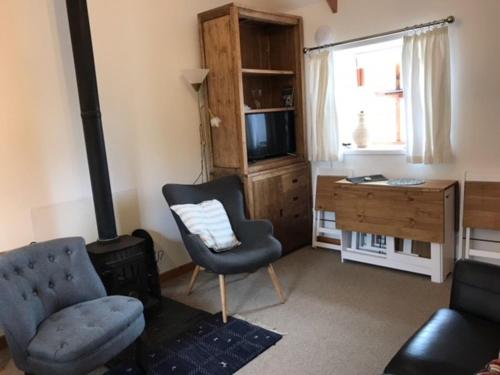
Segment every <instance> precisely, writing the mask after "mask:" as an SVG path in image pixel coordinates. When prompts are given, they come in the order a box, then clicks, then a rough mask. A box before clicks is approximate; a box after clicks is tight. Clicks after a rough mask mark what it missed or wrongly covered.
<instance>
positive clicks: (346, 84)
mask: <svg viewBox="0 0 500 375" xmlns="http://www.w3.org/2000/svg"><path fill="white" fill-rule="evenodd" d="M402 46H403V40H402V39H396V40H391V41H385V42H380V43H373V44H370V45H365V46H361V47H353V48H348V49H344V50H339V51H336V52H335V97H336V100H337V114H338V121H339V136H340V140H341V142H342V143H343V144H351V146H347V147H350V148H356V145H355V142H354V140H353V132H354V130H355V129H356V128H357V126H358V123H359V113H360V112H361V111H363V113H364V118H365V126H366V128H367V129H368V148H369V149H381V150H392V149H401V148H402V147H403V146H404V144H405V138H406V137H405V126H404V105H403V100H402V98H403V90H402V89H401V88H402V84H401V55H402Z"/></svg>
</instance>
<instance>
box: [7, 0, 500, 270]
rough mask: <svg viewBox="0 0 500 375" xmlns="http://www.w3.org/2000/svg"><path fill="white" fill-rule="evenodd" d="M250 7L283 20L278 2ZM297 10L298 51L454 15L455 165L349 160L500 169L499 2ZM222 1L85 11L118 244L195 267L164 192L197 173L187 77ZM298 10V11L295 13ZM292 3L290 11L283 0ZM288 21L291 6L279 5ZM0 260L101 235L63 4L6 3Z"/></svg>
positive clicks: (156, 2)
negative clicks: (204, 28) (123, 241)
mask: <svg viewBox="0 0 500 375" xmlns="http://www.w3.org/2000/svg"><path fill="white" fill-rule="evenodd" d="M274 1H275V2H273V1H272V0H269V1H263V0H247V1H244V2H243V3H246V4H247V5H249V6H252V5H253V4H257V5H259V6H262V5H263V4H265V5H266V6H270V4H274V8H277V9H281V8H280V7H281V6H284V5H283V4H285V2H284V1H282V0H280V1H277V0H274ZM311 1H312V3H313V4H312V5H310V6H307V7H303V8H299V9H295V10H293V11H292V13H295V14H300V15H302V16H303V17H304V23H305V40H306V45H313V44H314V38H313V35H314V32H315V30H316V29H317V27H318V26H320V25H323V24H328V25H331V26H332V27H333V28H334V30H335V35H336V39H337V40H344V39H348V38H352V37H356V36H362V35H367V34H372V33H374V32H380V31H386V30H390V29H393V28H399V27H401V26H406V25H410V24H415V23H419V22H424V21H429V20H433V19H436V18H441V17H445V16H447V15H449V14H453V15H455V16H456V17H457V23H456V24H454V25H453V26H452V27H451V29H450V35H451V43H452V62H453V73H454V74H453V105H454V112H453V131H452V137H453V140H452V141H453V146H454V150H455V155H456V160H455V161H454V162H453V163H452V164H449V165H442V166H411V165H408V164H406V162H405V159H404V157H402V156H377V157H374V156H370V157H367V156H347V157H346V161H345V163H343V164H339V165H337V166H336V167H338V168H350V169H353V170H354V172H355V173H356V174H365V173H375V172H381V173H384V174H386V175H388V176H389V177H392V176H423V177H425V178H459V177H460V175H461V174H462V172H463V170H465V169H479V168H481V169H484V168H487V169H495V168H496V165H497V160H499V159H500V147H499V146H498V143H499V141H498V140H499V139H500V126H499V124H498V120H497V119H498V117H499V116H500V105H499V103H500V100H499V99H500V98H499V96H500V90H498V87H500V73H499V72H498V71H497V69H496V68H497V67H498V66H500V48H498V43H499V42H498V41H497V39H498V35H500V24H499V23H498V22H496V19H495V17H496V16H497V14H498V13H499V11H500V2H498V1H497V0H481V1H476V2H472V1H468V0H421V1H418V2H417V1H414V0H379V1H376V2H375V1H372V0H341V1H340V2H339V3H340V9H339V13H338V14H335V15H334V14H332V13H331V12H330V10H329V8H328V6H327V5H326V1H319V2H318V1H317V0H311ZM226 2H227V1H226V0H168V1H166V0H148V2H147V3H146V2H144V1H140V0H120V1H116V0H89V11H90V16H91V24H92V35H93V42H94V52H95V59H96V66H97V75H98V84H99V91H100V98H101V109H102V114H103V123H104V132H105V136H106V143H107V151H108V160H109V167H110V174H111V183H112V188H113V191H114V197H115V201H116V203H115V210H116V214H117V219H118V224H119V230H120V233H128V232H130V231H131V230H133V229H134V228H136V227H143V228H145V229H147V230H149V231H150V232H151V233H152V234H153V236H154V238H155V240H156V242H157V245H158V248H160V249H163V250H165V254H166V257H165V259H164V260H163V262H162V263H161V264H160V267H161V269H162V270H166V269H169V268H172V267H175V266H178V265H181V264H183V263H185V262H187V261H188V260H189V258H188V256H187V254H186V253H185V251H184V249H183V248H182V245H181V244H180V239H179V235H178V232H177V229H176V227H175V225H174V223H173V219H172V217H171V215H170V213H169V211H168V209H167V206H166V204H165V202H164V200H163V197H162V195H161V190H160V189H161V186H162V185H163V184H165V183H167V182H181V183H190V182H192V180H193V179H194V177H195V176H196V175H197V173H198V169H199V165H198V164H199V163H198V154H199V148H198V141H199V138H198V130H197V121H198V120H197V112H196V98H195V95H194V94H193V92H192V91H190V88H189V87H188V86H187V85H186V84H185V83H184V82H183V80H182V78H181V71H182V70H183V69H184V68H190V67H197V66H198V65H199V50H198V48H199V47H198V34H197V24H196V13H198V12H199V11H202V10H205V9H210V8H212V7H214V6H217V5H220V4H223V3H226ZM297 3H302V1H297V2H293V3H290V4H297ZM287 4H288V2H287ZM283 9H285V10H288V9H286V8H283ZM0 46H2V48H0V61H1V65H0V193H1V194H0V250H1V251H5V250H8V249H11V248H13V247H17V246H22V245H24V244H26V243H28V242H30V241H33V240H36V241H40V240H44V239H48V238H53V237H58V236H66V235H81V236H84V237H85V238H86V240H87V241H93V240H95V238H96V237H97V233H96V228H95V219H94V215H93V208H92V200H91V192H90V182H89V175H88V169H87V163H86V158H85V148H84V142H83V134H82V128H81V121H80V117H79V107H78V97H77V89H76V82H75V77H74V68H73V61H72V54H71V45H70V40H69V31H68V26H67V20H66V13H65V2H64V0H2V1H1V2H0Z"/></svg>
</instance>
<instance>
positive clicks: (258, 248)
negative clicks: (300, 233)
mask: <svg viewBox="0 0 500 375" xmlns="http://www.w3.org/2000/svg"><path fill="white" fill-rule="evenodd" d="M163 195H164V196H165V199H166V200H167V203H168V204H169V205H170V206H173V205H177V204H187V203H193V204H197V203H201V202H203V201H205V200H210V199H217V200H219V201H220V202H221V203H222V204H223V206H224V208H225V210H226V212H227V215H228V217H229V221H230V222H231V226H232V228H233V230H234V232H235V234H236V237H238V239H239V240H240V241H241V243H242V244H241V245H240V246H238V247H237V248H235V249H232V250H229V251H225V252H221V253H216V252H214V251H212V250H211V249H209V248H207V246H205V244H204V243H203V241H202V240H201V239H200V237H199V236H198V235H195V234H192V233H190V232H189V230H188V229H187V228H186V226H185V225H184V224H183V223H182V221H181V219H180V218H179V216H178V215H177V214H176V213H175V212H173V211H172V214H173V216H174V219H175V221H176V223H177V226H178V227H179V230H180V232H181V236H182V239H183V242H184V245H185V246H186V249H187V251H188V252H189V254H190V255H191V258H192V259H193V262H194V263H195V269H194V271H193V275H192V277H191V281H190V283H189V287H188V294H189V293H191V290H192V288H193V285H194V283H195V281H196V277H197V276H198V273H199V272H200V271H201V270H204V269H206V270H208V271H210V272H213V273H216V274H218V275H219V286H220V292H221V302H222V315H223V319H224V322H227V299H226V288H225V279H224V276H225V275H228V274H237V273H245V272H254V271H256V270H257V269H259V268H260V267H263V266H267V270H268V272H269V275H270V276H271V280H272V282H273V285H274V287H275V289H276V292H277V294H278V297H279V298H280V300H281V302H282V303H284V302H285V298H284V295H283V291H282V288H281V285H280V282H279V280H278V277H277V276H276V273H275V272H274V268H273V266H272V263H273V262H274V261H276V260H277V259H279V258H280V257H281V244H280V242H279V241H278V240H277V239H276V238H274V237H273V226H272V224H271V222H270V221H268V220H248V219H247V218H246V217H245V210H244V207H245V205H244V196H243V188H242V184H241V181H240V178H239V177H238V176H228V177H223V178H220V179H217V180H214V181H211V182H207V183H204V184H200V185H178V184H167V185H165V186H164V187H163Z"/></svg>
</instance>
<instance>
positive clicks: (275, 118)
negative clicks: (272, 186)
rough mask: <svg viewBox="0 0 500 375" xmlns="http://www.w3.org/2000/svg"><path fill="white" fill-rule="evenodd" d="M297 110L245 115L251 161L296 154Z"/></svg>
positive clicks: (248, 153) (248, 152)
mask: <svg viewBox="0 0 500 375" xmlns="http://www.w3.org/2000/svg"><path fill="white" fill-rule="evenodd" d="M294 120H295V112H294V111H293V110H290V111H280V112H266V113H248V114H246V115H245V124H246V135H247V155H248V161H249V162H256V161H258V160H262V159H268V158H274V157H278V156H285V155H290V154H295V121H294Z"/></svg>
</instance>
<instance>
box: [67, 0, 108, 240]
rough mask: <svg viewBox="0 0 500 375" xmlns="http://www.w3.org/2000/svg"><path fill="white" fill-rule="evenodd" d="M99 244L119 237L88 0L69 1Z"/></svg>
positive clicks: (72, 39) (69, 19)
mask: <svg viewBox="0 0 500 375" xmlns="http://www.w3.org/2000/svg"><path fill="white" fill-rule="evenodd" d="M66 7H67V11H68V21H69V29H70V33H71V45H72V48H73V59H74V62H75V71H76V81H77V85H78V97H79V99H80V109H81V116H82V122H83V133H84V137H85V146H86V149H87V160H88V164H89V171H90V182H91V185H92V196H93V198H94V209H95V214H96V220H97V231H98V234H99V241H109V240H113V239H115V238H116V237H117V233H116V222H115V214H114V208H113V196H112V192H111V184H110V181H109V171H108V162H107V159H106V147H105V144H104V134H103V130H102V122H101V111H100V108H99V94H98V91H97V77H96V72H95V65H94V52H93V49H92V38H91V35H90V22H89V14H88V8H87V0H66Z"/></svg>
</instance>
